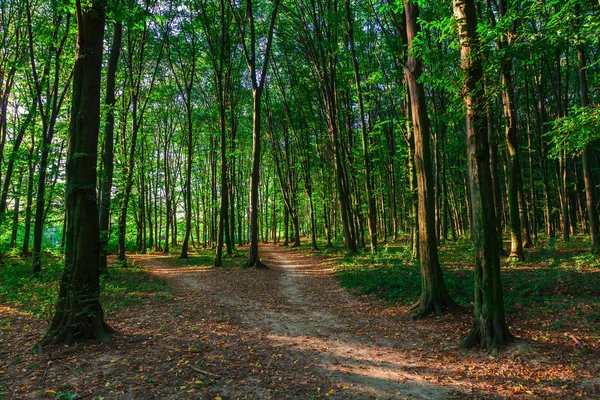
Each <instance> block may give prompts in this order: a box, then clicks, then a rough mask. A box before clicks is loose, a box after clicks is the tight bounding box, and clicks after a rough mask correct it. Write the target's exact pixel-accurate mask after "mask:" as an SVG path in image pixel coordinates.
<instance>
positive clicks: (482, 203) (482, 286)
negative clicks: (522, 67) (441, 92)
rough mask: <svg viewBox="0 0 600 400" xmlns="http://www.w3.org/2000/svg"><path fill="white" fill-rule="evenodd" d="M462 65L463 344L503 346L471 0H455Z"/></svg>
mask: <svg viewBox="0 0 600 400" xmlns="http://www.w3.org/2000/svg"><path fill="white" fill-rule="evenodd" d="M454 14H455V16H456V19H457V21H458V34H459V38H460V44H461V53H460V54H461V66H462V68H463V71H464V81H463V89H462V94H463V99H464V103H465V108H466V117H467V118H466V126H467V146H468V153H467V154H468V163H469V186H470V189H471V202H470V205H471V213H472V225H471V235H472V237H473V247H474V255H475V268H474V276H475V281H474V313H475V318H474V323H473V327H472V328H471V331H470V332H469V334H468V335H467V336H466V337H465V339H464V340H463V341H462V342H461V347H471V346H474V345H476V344H479V345H480V346H481V347H482V348H495V347H499V346H503V345H505V344H507V343H510V342H512V341H513V340H514V337H513V336H512V334H511V333H510V332H509V330H508V327H507V326H506V322H505V317H504V299H503V294H502V281H501V279H500V255H499V248H498V240H497V238H496V230H495V218H496V217H495V211H494V203H493V200H492V197H491V196H490V193H492V190H493V188H492V180H491V171H490V159H489V145H488V132H487V120H486V118H487V116H486V105H485V97H484V89H483V67H482V61H481V44H480V41H479V36H478V34H477V14H476V10H475V4H474V1H473V0H454Z"/></svg>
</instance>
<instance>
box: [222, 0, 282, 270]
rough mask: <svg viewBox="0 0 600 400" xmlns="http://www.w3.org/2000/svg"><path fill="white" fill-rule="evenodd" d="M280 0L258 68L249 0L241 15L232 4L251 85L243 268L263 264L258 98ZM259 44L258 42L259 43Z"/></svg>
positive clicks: (263, 83)
mask: <svg viewBox="0 0 600 400" xmlns="http://www.w3.org/2000/svg"><path fill="white" fill-rule="evenodd" d="M279 2H280V0H274V2H273V10H272V11H271V17H270V19H269V21H270V22H269V31H268V33H267V37H266V40H265V42H266V43H265V44H264V46H265V47H264V52H263V65H262V68H261V69H260V71H259V70H258V69H257V68H258V67H257V59H256V56H257V54H256V53H257V52H256V46H257V35H256V27H255V20H254V11H253V7H252V0H246V6H245V9H244V17H242V15H241V13H240V10H239V9H238V6H237V5H236V4H232V7H234V16H235V20H236V23H237V28H238V33H239V35H240V41H241V43H242V50H243V53H244V58H245V59H246V64H247V65H248V72H249V73H250V83H251V85H252V167H251V172H250V202H249V203H250V207H249V208H250V226H249V231H250V232H249V234H250V244H249V246H248V260H247V261H246V264H245V266H246V267H254V268H264V267H265V265H264V264H263V263H262V262H261V261H260V258H259V257H258V213H259V208H258V188H259V183H260V182H259V179H260V140H261V134H260V127H261V121H260V119H261V97H262V93H263V90H264V87H265V82H266V79H267V69H268V68H269V57H270V56H271V46H272V43H273V32H274V30H275V21H276V19H277V10H278V8H279ZM261 47H262V45H261Z"/></svg>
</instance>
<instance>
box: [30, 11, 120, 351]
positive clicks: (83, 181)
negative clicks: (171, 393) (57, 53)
mask: <svg viewBox="0 0 600 400" xmlns="http://www.w3.org/2000/svg"><path fill="white" fill-rule="evenodd" d="M75 6H76V18H77V27H78V34H77V50H76V54H75V65H74V71H73V90H72V100H71V121H70V124H69V149H68V156H67V199H66V226H67V229H66V232H65V267H64V271H63V274H62V277H61V282H60V291H59V294H58V302H57V305H56V312H55V314H54V318H53V319H52V324H51V325H50V327H49V328H48V331H47V332H46V334H45V335H44V338H43V339H42V340H41V341H40V342H38V343H37V344H36V346H35V349H36V350H38V351H41V350H42V349H43V347H44V346H45V345H47V344H58V343H65V344H72V343H73V342H74V341H76V340H81V339H96V340H98V341H99V342H103V343H107V342H108V341H109V337H108V333H110V331H111V329H110V328H109V327H108V325H107V324H106V323H105V322H104V316H103V311H102V305H101V304H100V274H99V268H98V267H99V233H100V232H99V222H98V203H97V199H96V164H97V159H98V155H97V152H98V132H99V129H100V89H101V86H100V81H101V71H102V49H103V47H102V45H103V39H104V19H105V8H106V0H92V1H91V2H89V3H85V4H82V2H81V0H76V3H75Z"/></svg>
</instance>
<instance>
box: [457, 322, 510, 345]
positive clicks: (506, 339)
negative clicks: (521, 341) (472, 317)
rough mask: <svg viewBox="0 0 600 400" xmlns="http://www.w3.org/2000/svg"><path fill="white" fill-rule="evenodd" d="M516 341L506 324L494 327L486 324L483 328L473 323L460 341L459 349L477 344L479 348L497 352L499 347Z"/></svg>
mask: <svg viewBox="0 0 600 400" xmlns="http://www.w3.org/2000/svg"><path fill="white" fill-rule="evenodd" d="M515 341H516V338H515V336H514V335H513V334H512V333H510V331H509V330H508V328H507V327H506V326H502V327H498V328H496V329H494V328H493V327H492V326H488V327H487V329H483V328H482V327H481V326H480V325H479V324H477V323H476V324H474V325H473V327H472V328H471V330H470V331H469V333H468V334H467V336H465V338H464V339H463V340H462V341H461V342H460V345H459V347H460V348H461V349H470V348H472V347H475V346H477V345H479V347H480V348H481V349H484V350H485V349H487V350H490V351H491V352H498V351H499V349H500V348H503V347H505V346H506V345H508V344H510V343H514V342H515Z"/></svg>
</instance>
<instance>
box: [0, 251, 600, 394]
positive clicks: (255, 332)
mask: <svg viewBox="0 0 600 400" xmlns="http://www.w3.org/2000/svg"><path fill="white" fill-rule="evenodd" d="M260 251H261V256H262V258H263V261H264V262H265V263H266V264H267V265H268V266H269V267H270V268H269V269H267V270H256V269H241V268H238V267H237V266H236V264H239V263H241V262H243V258H241V257H240V258H234V259H233V263H232V264H233V265H230V266H227V267H224V268H213V267H210V265H211V261H212V259H211V257H210V256H202V255H197V256H193V257H192V258H190V259H188V260H177V259H175V258H173V257H168V256H164V255H162V254H150V255H135V256H131V258H130V260H131V261H132V262H133V263H135V264H137V265H141V266H142V267H143V268H144V269H145V270H146V271H147V273H148V274H147V275H148V276H146V277H145V278H143V279H144V280H152V279H155V277H159V278H160V279H161V280H165V281H166V282H167V286H168V287H169V289H168V293H166V294H165V293H151V292H148V293H144V294H143V295H142V300H141V302H140V303H136V304H130V305H127V306H123V307H120V308H118V309H117V310H115V311H114V312H113V313H111V315H108V322H109V323H110V324H111V325H112V326H113V327H114V328H115V329H116V330H117V333H116V334H115V336H114V337H113V343H112V344H110V345H98V344H93V343H86V344H84V345H80V346H74V347H64V346H50V347H48V348H47V351H46V352H45V353H44V354H42V355H34V354H32V353H31V352H30V351H29V349H30V348H31V346H32V345H33V344H34V343H35V342H36V341H37V340H39V339H40V335H41V333H42V332H43V331H44V329H45V328H46V327H47V322H44V321H40V320H39V319H35V318H33V317H32V316H31V315H30V314H29V313H27V312H25V311H23V310H22V309H20V308H19V307H13V306H10V305H6V306H4V305H2V306H0V321H2V322H1V324H2V326H0V398H2V397H5V398H8V399H11V398H15V399H19V398H23V399H28V398H59V399H74V398H77V399H81V398H105V399H112V398H120V399H163V398H199V399H237V398H242V399H243V398H246V399H269V398H273V399H311V398H314V399H317V398H332V399H335V398H340V399H344V398H349V399H375V398H378V399H388V398H390V399H391V398H394V399H395V398H398V399H402V398H416V399H466V398H486V399H487V398H527V399H529V398H531V399H535V398H540V399H548V398H552V399H572V398H585V399H593V398H598V399H600V357H599V356H598V353H599V351H600V344H599V343H598V340H597V338H596V340H595V341H594V340H593V339H589V338H588V336H585V335H586V334H584V333H578V332H575V334H573V335H572V336H573V337H570V336H567V334H566V333H565V334H564V335H565V336H566V337H565V338H564V340H562V341H557V340H553V339H552V338H548V339H544V337H543V334H541V335H542V337H537V336H535V335H536V333H535V332H536V329H539V326H538V325H539V324H543V320H542V321H539V320H538V321H535V322H532V323H531V324H530V325H527V323H526V322H522V321H520V322H519V326H518V327H515V328H514V329H513V327H512V326H511V329H513V332H514V333H515V334H516V335H517V336H519V337H520V338H521V339H520V340H519V342H518V343H517V344H515V345H512V346H511V347H509V348H507V349H505V350H504V351H502V352H501V353H499V354H487V353H485V352H481V351H475V350H468V351H467V350H459V349H458V348H457V343H458V342H459V341H460V339H461V337H462V336H464V334H465V333H466V332H467V331H468V329H469V327H470V324H471V320H472V316H471V313H470V312H469V311H466V310H462V311H459V312H456V313H454V314H450V315H446V316H444V317H430V318H426V319H424V320H421V321H413V320H412V318H411V314H410V312H409V307H408V306H403V305H398V304H397V303H391V302H389V301H385V300H378V299H376V298H374V297H372V296H368V297H367V296H357V295H355V294H351V293H350V292H348V291H346V290H345V289H341V288H340V283H339V281H338V279H337V278H336V276H335V274H334V268H333V266H334V263H335V262H336V261H334V258H333V257H330V256H327V255H323V254H316V255H315V254H312V253H309V252H307V251H298V250H296V249H291V248H284V247H280V246H277V245H264V246H261V248H260ZM140 285H141V286H144V282H140ZM132 290H133V289H132ZM125 295H126V293H124V294H123V296H125ZM542 319H543V318H542ZM584 336H585V339H584ZM590 337H591V336H590ZM578 341H579V344H578V343H577V342H578Z"/></svg>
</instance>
